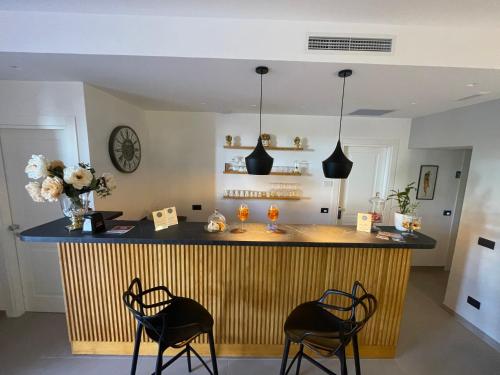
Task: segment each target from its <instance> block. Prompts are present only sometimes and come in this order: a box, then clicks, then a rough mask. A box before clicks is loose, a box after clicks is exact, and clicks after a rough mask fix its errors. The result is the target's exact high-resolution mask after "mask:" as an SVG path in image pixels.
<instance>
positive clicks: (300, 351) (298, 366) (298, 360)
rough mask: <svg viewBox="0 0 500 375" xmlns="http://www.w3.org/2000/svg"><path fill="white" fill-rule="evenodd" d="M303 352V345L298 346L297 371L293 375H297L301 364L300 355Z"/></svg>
mask: <svg viewBox="0 0 500 375" xmlns="http://www.w3.org/2000/svg"><path fill="white" fill-rule="evenodd" d="M303 352H304V345H302V344H300V349H299V356H298V358H297V369H296V370H295V375H299V372H300V365H301V363H302V353H303Z"/></svg>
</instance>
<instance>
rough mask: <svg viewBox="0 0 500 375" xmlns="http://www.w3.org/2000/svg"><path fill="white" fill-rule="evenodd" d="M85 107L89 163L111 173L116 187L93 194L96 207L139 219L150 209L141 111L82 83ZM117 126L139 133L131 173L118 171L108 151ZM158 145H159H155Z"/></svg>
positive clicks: (146, 138) (147, 145)
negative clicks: (136, 161)
mask: <svg viewBox="0 0 500 375" xmlns="http://www.w3.org/2000/svg"><path fill="white" fill-rule="evenodd" d="M85 109H86V115H87V127H88V134H89V140H90V141H89V149H90V162H91V164H92V165H93V167H94V168H95V169H96V172H97V173H98V174H102V173H104V172H109V173H112V174H113V175H114V176H115V177H116V182H117V185H118V188H117V189H116V190H115V191H114V192H113V194H112V195H111V196H109V197H106V198H102V199H101V198H98V197H95V199H94V205H95V209H96V210H102V211H104V210H109V211H112V210H120V211H123V216H122V218H123V219H141V218H142V217H144V216H146V215H147V214H148V213H149V212H150V211H151V197H152V195H153V194H152V191H153V190H154V189H155V185H156V184H154V183H151V177H152V176H151V173H150V166H151V161H150V159H149V150H150V149H151V148H152V147H154V145H153V144H151V143H150V140H149V134H148V130H147V127H146V125H145V114H144V111H143V110H142V109H140V108H138V107H136V106H134V105H132V104H130V103H128V102H125V101H123V100H121V99H118V98H116V97H115V96H113V95H111V94H108V93H107V92H104V91H102V90H100V89H97V88H95V87H93V86H90V85H85ZM118 125H128V126H130V127H131V128H133V129H134V130H135V131H136V133H137V135H138V136H139V139H140V142H141V149H142V159H141V163H140V165H139V168H138V169H137V170H136V171H135V172H134V173H130V174H128V173H122V172H119V171H118V170H117V169H115V167H114V166H113V164H112V162H111V158H110V156H109V152H108V140H109V136H110V134H111V131H112V130H113V129H114V128H115V127H116V126H118ZM159 147H161V146H159Z"/></svg>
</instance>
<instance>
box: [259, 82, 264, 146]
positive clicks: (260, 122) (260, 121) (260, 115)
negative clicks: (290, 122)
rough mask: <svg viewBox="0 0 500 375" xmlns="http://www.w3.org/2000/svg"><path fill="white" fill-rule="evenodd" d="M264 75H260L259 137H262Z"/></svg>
mask: <svg viewBox="0 0 500 375" xmlns="http://www.w3.org/2000/svg"><path fill="white" fill-rule="evenodd" d="M262 75H263V74H261V75H260V106H259V108H260V109H259V137H261V136H262Z"/></svg>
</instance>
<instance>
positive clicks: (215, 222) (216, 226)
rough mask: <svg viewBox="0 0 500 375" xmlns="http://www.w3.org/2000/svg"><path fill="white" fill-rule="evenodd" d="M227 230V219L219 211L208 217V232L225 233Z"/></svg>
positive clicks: (206, 227)
mask: <svg viewBox="0 0 500 375" xmlns="http://www.w3.org/2000/svg"><path fill="white" fill-rule="evenodd" d="M226 228H227V224H226V218H225V217H224V215H222V214H221V213H220V212H219V211H218V210H217V209H216V210H215V211H214V213H213V214H212V215H210V216H209V217H208V224H207V225H206V226H205V229H206V230H207V232H224V231H225V230H226Z"/></svg>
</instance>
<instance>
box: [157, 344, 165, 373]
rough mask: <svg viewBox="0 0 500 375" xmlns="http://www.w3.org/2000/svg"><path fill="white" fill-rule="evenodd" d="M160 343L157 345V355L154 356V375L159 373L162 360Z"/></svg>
mask: <svg viewBox="0 0 500 375" xmlns="http://www.w3.org/2000/svg"><path fill="white" fill-rule="evenodd" d="M161 349H162V348H161V345H158V356H157V357H156V371H155V375H161V367H162V364H163V363H162V362H163V350H161Z"/></svg>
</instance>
